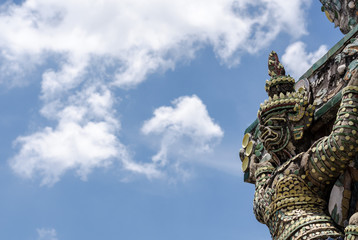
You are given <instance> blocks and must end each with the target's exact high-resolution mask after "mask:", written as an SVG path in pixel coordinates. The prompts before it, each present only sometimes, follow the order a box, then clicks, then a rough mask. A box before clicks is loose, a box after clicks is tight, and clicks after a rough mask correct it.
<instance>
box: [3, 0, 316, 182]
mask: <svg viewBox="0 0 358 240" xmlns="http://www.w3.org/2000/svg"><path fill="white" fill-rule="evenodd" d="M310 3H311V0H291V1H287V0H254V1H251V0H238V1H233V0H209V1H208V0H181V1H167V0H150V1H141V0H121V1H117V0H106V1H98V0H76V1H70V0H61V1H59V0H27V1H24V2H23V3H22V4H21V5H15V4H12V3H10V2H7V3H4V4H2V5H0V29H1V31H2V34H1V35H0V52H1V54H0V66H1V67H0V84H3V85H6V86H19V85H24V84H26V83H28V82H29V81H31V80H32V81H34V79H31V80H29V77H28V76H29V74H30V73H34V72H38V71H40V74H42V79H41V91H42V92H41V100H42V103H43V106H42V107H41V109H40V113H41V114H42V116H43V117H44V118H45V119H46V120H47V121H48V122H49V123H48V124H47V126H45V127H43V126H42V127H40V126H39V127H38V130H37V131H34V132H33V133H30V134H28V135H26V136H19V137H18V138H17V139H16V141H15V146H17V148H18V152H17V154H16V155H15V156H14V157H13V158H12V159H11V160H10V165H11V167H12V169H13V170H14V171H15V172H16V173H18V174H19V175H20V176H23V177H27V178H33V177H35V176H41V177H42V183H43V184H49V185H51V184H53V183H55V182H56V181H58V180H59V179H60V177H61V176H62V175H63V174H64V173H65V172H67V171H69V170H74V171H76V172H77V174H78V175H79V176H80V177H81V178H82V179H86V177H87V175H88V174H89V173H90V172H91V171H92V170H93V169H94V168H99V167H106V166H109V165H111V164H113V163H114V161H117V160H119V162H120V163H121V165H122V167H123V168H124V169H126V170H128V171H129V172H134V173H139V174H144V175H146V176H148V177H159V176H161V175H162V173H161V172H160V171H159V170H158V169H157V168H156V165H153V164H143V163H140V162H135V161H134V160H131V158H130V157H129V155H128V153H127V151H126V148H125V146H124V145H123V144H122V143H121V141H120V139H119V131H120V122H119V120H118V114H117V113H116V112H115V111H114V109H115V105H116V104H117V103H116V102H115V101H114V100H113V99H117V98H118V96H114V93H115V91H113V89H115V88H116V87H121V88H132V87H135V86H137V85H138V84H140V83H141V82H143V81H144V80H145V79H146V78H147V76H148V74H151V73H154V72H157V71H166V70H168V69H174V68H175V65H176V64H177V62H178V61H182V60H190V59H193V58H194V57H195V53H196V51H197V50H198V49H200V48H201V47H203V46H204V45H205V46H208V45H209V46H211V47H212V48H213V49H214V52H215V53H216V55H217V56H218V58H219V59H220V61H222V62H223V63H226V64H227V65H228V66H231V65H234V64H237V63H238V62H239V60H240V56H241V55H242V54H244V53H250V54H252V53H256V52H258V51H260V50H261V49H263V48H264V47H266V46H267V45H268V44H270V43H271V42H272V41H273V40H274V39H275V38H276V36H277V35H278V34H279V33H281V32H285V33H287V34H289V35H291V36H292V37H293V38H297V37H300V36H302V35H303V34H306V28H305V12H306V11H305V10H306V9H307V7H308V6H309V4H310ZM189 99H191V100H190V101H192V102H195V99H196V98H195V97H192V98H189ZM180 101H183V102H185V101H184V99H182V100H178V103H175V104H179V102H180ZM196 101H197V104H198V100H196ZM199 102H200V100H199ZM200 103H201V102H200ZM201 104H202V103H201ZM199 105H200V104H199ZM199 105H198V106H199ZM202 106H204V105H202ZM178 107H179V105H178ZM199 108H200V107H199ZM204 109H205V108H204ZM172 111H176V110H174V109H173V110H172ZM205 111H206V110H205ZM205 111H204V112H203V115H202V116H201V117H203V116H206V115H205V114H204V113H205ZM167 114H169V113H167ZM208 119H209V120H210V118H209V117H207V119H206V120H207V122H210V121H211V120H210V121H209V120H208ZM187 121H189V119H181V120H178V122H175V123H170V124H169V125H166V127H165V128H161V127H160V126H161V124H163V122H162V123H161V124H159V125H155V122H154V120H153V121H152V122H151V121H149V122H147V123H146V126H151V127H144V128H143V129H144V130H143V131H144V132H146V133H147V134H149V133H152V132H157V133H158V134H161V135H162V136H163V141H162V147H161V151H160V152H159V153H158V154H157V155H156V157H154V158H153V159H154V160H156V159H157V161H158V162H160V161H162V162H163V161H164V160H163V159H165V158H166V155H168V154H169V153H168V151H169V149H170V151H172V146H173V144H174V143H175V144H178V141H177V139H178V138H179V137H178V136H181V138H183V137H188V138H189V139H190V141H192V142H194V143H195V144H194V146H196V147H198V149H197V151H206V150H207V149H208V148H209V146H210V144H209V143H208V142H209V141H210V140H211V139H218V138H220V131H221V130H220V128H219V127H218V126H217V125H215V124H213V123H212V122H211V125H210V124H209V125H207V126H201V124H198V122H196V121H194V120H193V119H192V120H191V121H192V122H191V123H193V124H194V127H189V126H188V125H185V124H189V122H187ZM179 123H180V124H184V125H180V124H179ZM215 126H216V129H217V130H216V132H215V131H214V130H213V129H215ZM175 127H178V128H179V130H180V131H183V132H182V133H180V132H179V130H178V131H174V130H175V129H174V128H175ZM145 129H147V130H145ZM208 129H211V131H213V132H210V131H209V132H207V130H208ZM219 130H220V131H219ZM191 131H194V133H191ZM181 143H184V141H181ZM178 149H179V148H178ZM191 150H193V149H191ZM181 154H182V155H185V154H184V153H181Z"/></svg>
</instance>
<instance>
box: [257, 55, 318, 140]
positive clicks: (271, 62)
mask: <svg viewBox="0 0 358 240" xmlns="http://www.w3.org/2000/svg"><path fill="white" fill-rule="evenodd" d="M268 68H269V75H270V77H271V78H270V80H267V81H266V86H265V89H266V92H267V93H268V96H269V99H268V100H265V102H264V103H262V104H261V105H260V109H259V111H258V118H259V120H260V123H263V122H264V121H265V119H267V118H269V117H270V116H271V115H272V114H271V113H273V114H274V113H277V112H279V111H284V110H286V111H289V113H288V118H289V120H290V121H293V122H297V124H295V125H297V126H295V127H294V129H293V133H294V138H295V139H296V140H298V139H301V138H302V136H303V130H304V129H305V128H307V127H309V126H310V125H311V122H312V119H313V118H312V116H313V113H314V108H315V107H314V106H313V105H311V104H309V103H308V96H307V93H306V91H305V89H300V90H299V91H298V92H296V90H295V88H294V85H295V80H294V79H293V78H292V77H291V76H290V75H288V76H287V75H285V69H284V67H283V66H282V64H281V63H280V61H279V59H278V56H277V54H276V53H275V52H274V51H272V52H271V53H270V55H269V59H268Z"/></svg>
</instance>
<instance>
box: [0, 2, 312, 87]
mask: <svg viewBox="0 0 358 240" xmlns="http://www.w3.org/2000/svg"><path fill="white" fill-rule="evenodd" d="M310 2H311V1H310V0H304V1H302V0H291V1H285V0H255V1H248V0H240V1H233V0H224V1H223V0H211V1H206V0H195V1H192V0H183V1H170V2H168V1H165V0H151V1H140V0H122V1H116V0H107V1H95V0H92V1H88V0H77V1H69V0H67V1H66V0H63V1H58V0H27V1H25V2H24V3H23V4H22V5H20V6H17V5H14V4H4V5H2V7H1V9H0V10H1V12H0V29H2V33H3V34H2V35H1V36H0V49H1V51H2V63H3V66H4V65H9V66H10V63H11V65H12V66H14V64H13V63H17V64H20V65H21V66H22V65H25V66H27V65H30V66H33V65H38V64H44V63H45V62H46V61H44V59H45V58H48V57H51V54H50V53H56V54H60V55H63V57H64V60H65V62H70V63H71V64H74V66H72V67H73V68H74V69H75V70H76V69H81V68H83V67H84V66H87V65H88V64H89V62H90V60H91V58H90V57H89V56H105V57H107V58H112V60H113V61H110V62H107V63H102V64H109V65H111V64H112V65H114V66H116V67H117V68H116V70H115V71H114V72H113V74H114V76H113V77H114V78H113V79H112V80H111V81H112V82H113V83H114V84H116V85H118V86H121V87H131V86H132V87H133V86H135V85H137V84H138V83H140V82H141V81H143V80H144V79H145V78H146V75H147V74H148V73H151V72H154V71H157V70H159V69H162V70H166V69H169V68H173V67H174V65H175V62H176V61H178V60H180V59H182V58H188V57H189V58H191V57H193V54H194V52H195V50H196V49H197V48H198V46H200V45H201V44H210V45H212V46H213V48H214V49H215V52H216V53H217V55H218V56H219V57H220V58H221V60H222V61H224V62H226V63H228V64H232V62H234V63H235V62H237V61H238V60H239V55H240V54H239V53H240V52H250V53H254V52H257V51H259V50H260V49H262V48H263V47H265V46H267V44H269V43H270V42H271V41H273V40H274V38H275V37H276V36H277V34H278V33H280V32H287V33H289V34H291V35H292V36H294V37H299V36H301V35H302V34H305V33H306V30H305V20H304V19H305V16H304V12H305V9H306V8H307V6H308V5H309V4H310ZM293 29H294V30H293ZM28 56H31V59H30V62H29V61H23V59H24V58H26V57H27V58H28ZM73 58H77V59H78V58H81V59H82V61H73ZM64 64H65V63H64ZM19 69H20V67H16V68H15V69H11V68H5V67H3V72H2V74H6V72H5V70H6V71H7V72H9V71H11V70H12V71H14V72H19V71H23V70H19ZM25 70H26V68H25ZM63 70H64V71H65V70H66V68H63ZM75 70H74V71H75ZM7 76H9V74H7ZM68 77H71V75H69V76H68ZM44 81H49V80H44ZM67 81H69V83H67V82H65V83H62V84H72V83H71V81H70V80H67Z"/></svg>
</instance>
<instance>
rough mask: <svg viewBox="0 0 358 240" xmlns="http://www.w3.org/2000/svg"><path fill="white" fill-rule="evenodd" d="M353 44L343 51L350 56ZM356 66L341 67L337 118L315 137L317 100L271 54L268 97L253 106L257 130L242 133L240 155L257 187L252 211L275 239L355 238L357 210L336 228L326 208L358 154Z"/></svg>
mask: <svg viewBox="0 0 358 240" xmlns="http://www.w3.org/2000/svg"><path fill="white" fill-rule="evenodd" d="M355 47H356V44H351V45H349V46H347V48H346V49H345V50H346V53H345V52H344V51H343V54H346V55H349V54H353V55H354V54H355V53H353V52H352V51H354V50H355ZM340 57H342V56H340ZM337 61H340V59H338V60H337ZM350 61H351V60H350ZM354 61H357V60H353V61H351V62H354ZM356 65H358V64H356ZM356 65H354V64H353V65H352V64H351V65H350V67H347V68H346V70H345V75H344V79H345V80H344V84H345V86H344V88H343V87H342V88H343V90H341V94H342V95H341V103H340V106H339V108H338V111H337V112H336V113H335V121H334V122H333V124H332V126H331V127H329V128H328V129H327V133H328V134H327V135H326V136H323V137H320V138H319V139H317V138H315V136H312V131H309V129H310V127H311V125H312V122H313V121H314V113H315V105H316V103H315V102H314V100H313V97H312V94H311V91H309V90H308V89H307V87H305V86H302V87H300V88H299V89H297V90H296V89H295V80H294V79H293V78H292V77H290V76H289V75H286V73H285V69H284V67H283V66H282V64H281V63H280V62H279V59H278V56H277V54H276V53H275V52H271V54H270V56H269V60H268V68H269V76H270V80H267V81H266V86H265V89H266V91H267V93H268V100H266V101H265V102H264V103H263V104H261V106H260V108H259V111H258V125H257V127H256V128H255V130H254V131H253V132H251V133H247V134H246V135H245V136H244V139H243V144H242V146H243V149H242V150H241V151H240V158H241V160H242V168H243V171H244V172H245V179H246V181H247V182H251V183H254V184H255V196H254V214H255V216H256V218H257V220H258V221H260V222H261V223H264V224H266V225H267V226H268V228H269V230H270V233H271V236H272V239H274V240H286V239H291V240H298V239H307V240H308V239H319V240H326V239H327V240H328V239H330V240H338V239H340V240H343V239H358V226H357V224H358V213H356V214H354V213H351V214H350V216H349V217H350V219H349V218H348V215H347V216H346V218H347V219H343V220H346V222H345V224H344V225H343V226H342V225H341V226H340V225H339V224H337V221H336V220H335V217H334V216H332V213H331V212H330V211H329V209H328V204H329V201H330V198H332V197H331V195H330V194H331V192H332V189H333V187H334V184H335V183H336V181H337V180H338V179H339V178H340V177H342V174H343V173H344V172H345V171H346V170H347V168H348V167H349V166H351V165H352V164H353V162H354V160H355V158H356V155H357V154H356V153H357V152H358V133H357V132H358V70H357V68H356ZM341 220H342V219H341ZM343 220H342V221H343Z"/></svg>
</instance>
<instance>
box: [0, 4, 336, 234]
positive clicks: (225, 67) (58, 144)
mask: <svg viewBox="0 0 358 240" xmlns="http://www.w3.org/2000/svg"><path fill="white" fill-rule="evenodd" d="M0 3H1V5H0V29H1V34H0V51H1V56H0V85H1V88H0V111H1V119H0V129H1V133H2V134H1V138H0V160H1V161H0V189H1V192H2V195H1V196H2V197H1V204H0V216H1V217H0V226H1V228H0V239H14V240H79V239H86V240H91V239H106V240H111V239H116V240H118V239H123V240H142V239H153V240H161V239H163V240H164V239H165V240H167V239H170V240H182V239H186V240H190V239H206V240H217V239H224V240H230V239H262V240H265V239H270V237H269V232H268V230H267V229H266V227H265V226H264V225H262V224H260V223H258V222H256V220H255V217H254V215H253V212H252V200H253V193H254V186H253V185H250V184H247V183H244V182H243V174H242V172H241V162H240V160H239V157H238V151H239V149H240V146H241V140H242V137H243V132H244V130H245V129H246V128H247V127H248V126H249V124H250V123H251V122H252V121H254V119H255V118H256V113H257V109H258V106H259V104H260V103H261V102H263V101H264V100H265V98H266V94H265V91H264V83H265V80H266V79H267V78H268V75H267V57H268V54H269V52H270V51H271V50H275V51H276V52H278V54H279V56H280V59H282V62H283V64H284V66H285V67H286V72H287V73H289V74H291V75H293V76H294V77H295V78H296V79H298V77H299V76H300V75H302V74H303V73H304V72H305V70H307V69H308V67H309V66H310V65H311V64H313V63H314V62H315V61H316V60H318V59H319V57H320V56H322V55H323V54H324V53H325V52H326V51H327V50H328V49H329V48H330V47H332V46H333V45H334V44H335V43H336V42H338V41H339V40H340V39H341V38H342V37H343V35H342V34H341V33H340V32H339V29H335V28H334V26H333V24H331V23H330V22H329V21H328V20H327V19H326V17H325V14H324V13H322V12H321V10H320V7H321V5H320V3H319V1H318V0H317V1H313V0H303V1H302V0H291V1H285V0H255V1H249V0H238V1H232V0H211V1H207V0H205V1H204V0H195V1H194V0H191V1H189V0H188V1H184V0H183V1H165V0H151V1H140V0H121V1H115V0H108V1H88V0H86V1H85V0H76V1H67V0H62V1H58V0H28V1H0Z"/></svg>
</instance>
